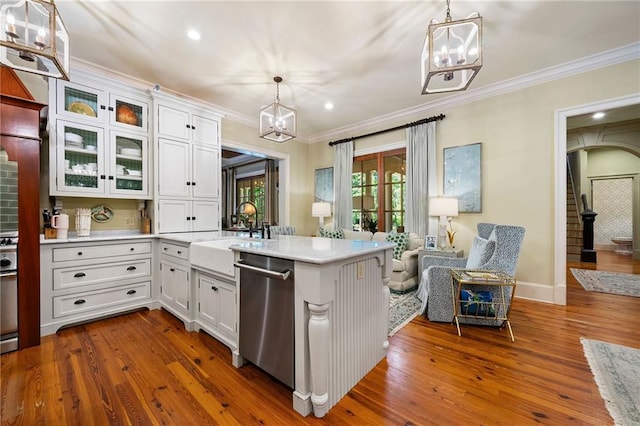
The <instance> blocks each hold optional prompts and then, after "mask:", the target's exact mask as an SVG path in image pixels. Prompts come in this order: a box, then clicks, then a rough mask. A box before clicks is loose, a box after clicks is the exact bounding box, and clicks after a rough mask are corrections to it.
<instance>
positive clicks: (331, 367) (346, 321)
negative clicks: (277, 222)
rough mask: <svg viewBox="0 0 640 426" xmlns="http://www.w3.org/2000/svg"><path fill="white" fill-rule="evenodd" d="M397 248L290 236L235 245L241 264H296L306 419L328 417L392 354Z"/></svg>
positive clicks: (298, 367) (300, 394)
mask: <svg viewBox="0 0 640 426" xmlns="http://www.w3.org/2000/svg"><path fill="white" fill-rule="evenodd" d="M393 247H394V244H393V243H386V242H373V241H356V240H341V239H329V238H310V237H296V236H284V235H283V236H278V238H276V239H273V240H247V241H241V242H238V243H237V244H233V245H231V246H230V247H229V248H230V249H231V250H233V251H234V255H235V260H236V263H242V259H243V256H245V257H246V255H248V254H253V255H260V256H266V257H268V258H279V259H287V260H291V261H293V262H294V275H295V282H294V298H293V300H294V302H293V303H294V307H293V308H294V366H295V367H294V368H295V371H294V378H295V381H294V391H293V407H294V409H295V410H296V411H297V412H299V413H300V414H302V415H303V416H306V415H308V414H310V413H311V412H313V413H314V415H315V416H316V417H323V416H324V415H325V414H326V413H327V411H328V410H329V409H330V408H331V407H332V406H334V405H335V404H336V403H337V402H338V401H339V400H340V399H341V398H342V397H343V396H344V395H346V393H347V392H348V391H349V390H350V389H351V388H352V387H353V386H355V384H356V383H358V382H359V381H360V379H362V377H364V375H366V374H367V373H368V372H369V371H370V370H371V369H372V368H373V367H374V366H375V365H376V364H377V363H378V362H379V361H380V360H382V359H383V358H384V357H385V356H386V350H387V347H388V341H387V326H388V322H389V288H388V286H387V285H388V282H389V277H390V275H391V271H392V249H393ZM239 291H240V293H242V291H243V284H242V279H240V286H239ZM240 296H241V297H240V299H242V294H241V295H240ZM240 309H242V306H240ZM240 356H242V349H241V352H240Z"/></svg>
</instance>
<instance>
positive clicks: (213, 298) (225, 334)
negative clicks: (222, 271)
mask: <svg viewBox="0 0 640 426" xmlns="http://www.w3.org/2000/svg"><path fill="white" fill-rule="evenodd" d="M196 274H197V287H198V293H197V303H198V312H197V314H196V321H197V323H198V326H199V327H200V328H201V329H203V330H205V331H207V332H208V333H210V334H212V335H213V336H214V337H216V338H218V339H221V340H223V341H224V342H225V343H227V344H230V345H231V346H232V347H234V346H237V342H238V327H237V300H236V286H235V284H234V283H233V282H232V281H227V280H223V279H221V278H218V277H216V276H214V275H211V274H208V273H205V272H202V271H197V272H196Z"/></svg>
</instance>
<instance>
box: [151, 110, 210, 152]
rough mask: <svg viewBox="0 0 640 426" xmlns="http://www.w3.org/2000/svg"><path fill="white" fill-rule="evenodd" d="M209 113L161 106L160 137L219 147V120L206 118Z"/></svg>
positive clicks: (159, 111)
mask: <svg viewBox="0 0 640 426" xmlns="http://www.w3.org/2000/svg"><path fill="white" fill-rule="evenodd" d="M207 113H208V112H207V111H202V110H194V109H191V108H188V107H185V106H183V105H176V104H160V105H158V136H159V137H167V138H169V139H181V140H185V141H191V142H194V143H197V144H202V145H212V146H217V147H219V146H220V139H219V137H218V135H219V132H218V125H219V120H218V119H215V118H213V119H212V118H208V117H206V116H205V115H206V114H207Z"/></svg>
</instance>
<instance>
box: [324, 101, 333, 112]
mask: <svg viewBox="0 0 640 426" xmlns="http://www.w3.org/2000/svg"><path fill="white" fill-rule="evenodd" d="M324 109H326V110H329V111H330V110H332V109H333V102H326V103H325V104H324Z"/></svg>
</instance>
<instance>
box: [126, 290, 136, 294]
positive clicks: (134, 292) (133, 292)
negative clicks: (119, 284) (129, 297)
mask: <svg viewBox="0 0 640 426" xmlns="http://www.w3.org/2000/svg"><path fill="white" fill-rule="evenodd" d="M127 294H136V291H135V290H129V291H128V292H127Z"/></svg>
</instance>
